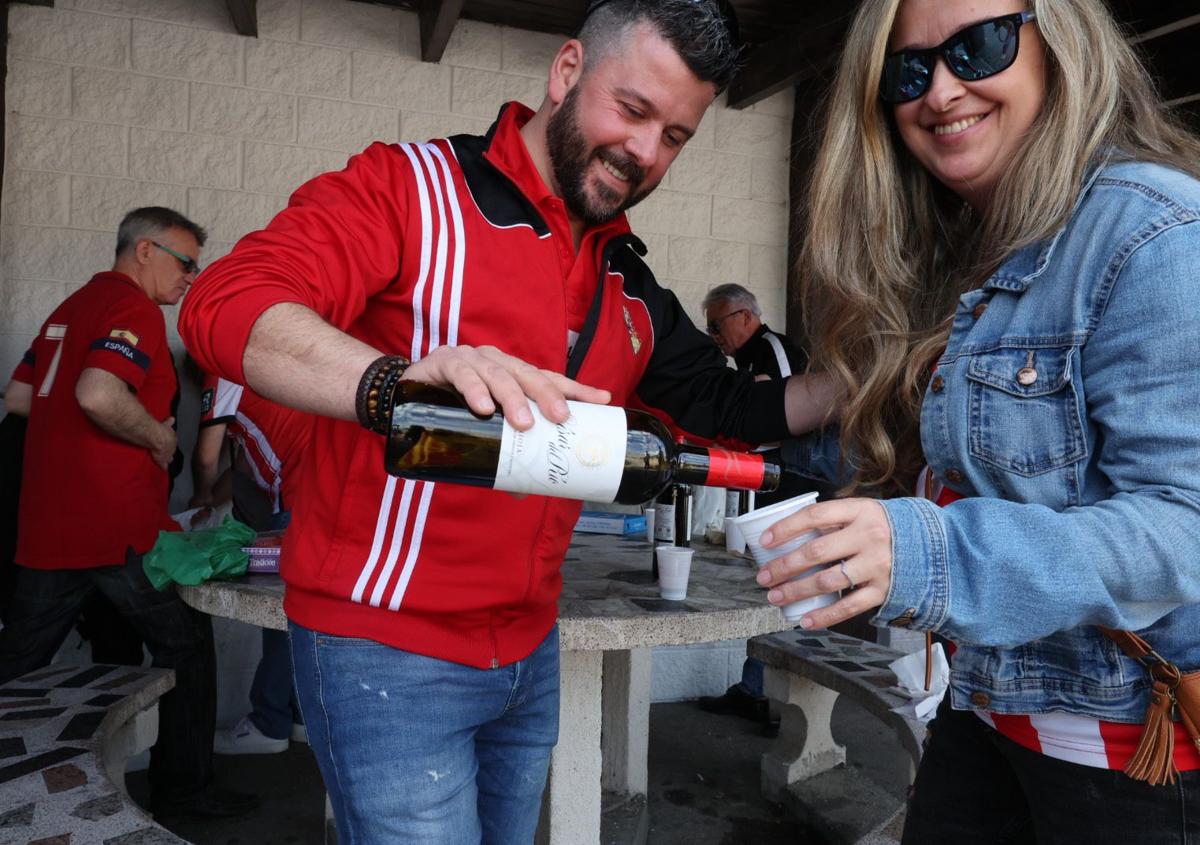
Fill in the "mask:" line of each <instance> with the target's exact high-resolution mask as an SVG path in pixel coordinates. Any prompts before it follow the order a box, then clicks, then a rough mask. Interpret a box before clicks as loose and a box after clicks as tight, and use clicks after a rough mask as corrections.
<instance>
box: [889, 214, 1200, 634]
mask: <svg viewBox="0 0 1200 845" xmlns="http://www.w3.org/2000/svg"><path fill="white" fill-rule="evenodd" d="M1146 231H1147V233H1148V234H1147V235H1146V236H1145V239H1143V240H1140V241H1134V242H1131V244H1130V245H1129V247H1128V250H1127V252H1128V254H1127V255H1126V256H1125V260H1124V262H1123V264H1122V263H1120V262H1119V261H1118V263H1117V264H1116V265H1115V266H1116V269H1115V270H1114V271H1113V278H1112V279H1111V285H1112V287H1111V293H1110V294H1109V296H1108V301H1107V305H1106V306H1105V307H1104V309H1103V310H1102V311H1101V312H1100V314H1099V318H1098V321H1097V323H1096V325H1095V327H1094V331H1093V332H1092V334H1091V336H1090V337H1089V339H1088V341H1087V343H1086V344H1085V345H1084V346H1083V348H1082V350H1081V362H1082V363H1081V367H1082V370H1081V374H1082V379H1083V385H1084V395H1085V399H1086V408H1087V415H1088V423H1089V426H1090V427H1091V428H1092V429H1093V430H1094V432H1095V438H1094V443H1095V450H1096V454H1095V456H1094V459H1093V460H1094V465H1095V469H1096V470H1098V471H1099V473H1100V474H1101V475H1102V477H1103V479H1104V483H1103V487H1102V491H1101V493H1102V494H1101V495H1098V496H1096V497H1094V499H1093V500H1092V501H1091V502H1090V503H1089V504H1086V505H1083V506H1079V507H1069V508H1066V509H1065V510H1062V511H1055V510H1053V509H1052V508H1049V507H1046V506H1044V505H1039V504H1033V503H1021V502H1015V501H1007V500H1004V499H1001V498H990V497H985V496H981V497H976V498H968V499H963V500H961V501H957V502H954V503H953V504H951V505H949V506H947V507H945V508H939V507H937V506H936V505H934V504H933V503H931V502H928V501H925V500H922V499H913V498H907V499H893V500H889V501H885V502H883V503H882V504H883V507H884V508H885V509H886V511H887V515H888V518H889V520H890V522H891V526H892V560H893V564H892V566H893V569H892V583H891V589H890V590H889V593H888V595H887V597H886V599H885V601H884V604H883V605H882V606H881V607H880V609H879V611H878V613H877V615H876V617H875V620H874V621H875V623H876V624H880V625H885V624H888V622H889V621H891V620H895V619H896V618H897V617H901V616H905V615H907V616H908V617H911V619H912V620H913V621H912V627H914V628H920V629H931V630H937V631H939V632H941V633H943V634H945V635H947V636H949V637H950V638H952V639H955V640H957V641H960V642H962V643H970V644H975V645H982V646H1013V645H1017V644H1021V643H1026V642H1031V641H1033V640H1036V639H1040V638H1042V637H1044V636H1047V635H1049V634H1052V633H1054V632H1056V631H1062V630H1067V629H1070V628H1074V627H1076V626H1079V625H1094V624H1099V625H1107V626H1110V627H1113V628H1127V629H1135V630H1136V629H1141V628H1144V627H1147V626H1149V625H1151V624H1152V623H1154V622H1155V621H1157V620H1158V619H1160V618H1161V617H1163V616H1165V615H1166V614H1168V613H1170V612H1171V611H1172V610H1174V609H1175V608H1177V607H1179V606H1181V605H1184V604H1191V603H1198V602H1200V413H1198V412H1197V411H1196V400H1197V397H1200V307H1197V305H1196V303H1197V301H1198V299H1200V273H1198V272H1197V265H1198V264H1200V221H1194V220H1192V221H1190V222H1182V223H1179V224H1177V225H1173V226H1169V227H1165V228H1162V229H1161V230H1157V231H1155V232H1154V233H1153V234H1149V227H1148V228H1147V230H1146ZM1119 255H1120V253H1118V256H1119ZM1108 282H1109V280H1107V279H1106V280H1105V283H1108Z"/></svg>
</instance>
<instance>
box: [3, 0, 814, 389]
mask: <svg viewBox="0 0 1200 845" xmlns="http://www.w3.org/2000/svg"><path fill="white" fill-rule="evenodd" d="M258 17H259V38H257V39H254V38H245V37H242V36H240V35H237V34H236V33H235V32H234V31H233V27H232V23H231V21H230V18H229V14H228V12H227V10H226V6H225V3H224V2H223V0H56V3H55V5H54V7H53V8H45V7H38V6H26V5H21V4H14V6H13V7H12V10H11V12H10V38H9V46H8V56H9V67H8V81H7V88H6V102H7V108H8V115H7V138H6V148H5V162H4V185H3V196H2V215H0V224H2V225H0V375H4V376H6V375H7V374H8V373H9V372H11V370H12V368H13V366H15V364H16V362H17V361H18V360H19V358H20V356H21V354H22V353H23V352H24V350H25V349H26V348H27V347H28V345H29V342H30V340H31V339H32V337H33V335H34V333H35V332H36V331H37V328H38V327H39V325H40V323H41V321H42V320H44V319H45V317H46V316H47V315H48V314H49V312H50V310H51V309H52V308H53V307H54V305H55V304H57V302H58V301H60V300H61V299H62V298H63V297H64V296H66V295H67V294H68V293H69V292H70V291H71V290H73V289H75V288H77V287H78V286H79V285H81V284H82V283H83V282H84V281H86V280H87V278H88V277H89V276H90V275H91V274H92V273H93V272H94V271H96V270H98V269H102V268H104V267H106V266H108V264H109V262H110V261H111V250H112V245H113V241H114V233H115V229H116V225H117V222H118V221H119V220H120V217H121V215H122V214H123V213H124V212H125V211H126V210H128V209H129V208H131V207H133V206H136V205H146V204H152V203H155V204H164V205H170V206H173V207H176V208H178V209H180V210H182V211H183V212H184V213H186V214H188V215H189V216H190V217H192V218H194V219H195V220H197V221H198V222H200V223H201V224H202V225H204V226H206V227H207V228H208V229H209V232H210V234H211V239H210V242H209V245H208V247H207V248H206V250H205V252H204V256H203V259H204V260H205V261H211V260H213V259H214V258H217V257H219V256H220V255H223V254H224V253H226V252H228V251H229V249H230V248H231V247H232V245H233V243H234V242H235V241H236V240H237V239H238V238H239V237H241V236H242V235H243V234H245V233H246V232H248V231H251V230H253V229H255V228H258V227H260V226H262V225H264V224H265V223H267V222H268V221H269V220H270V218H271V216H272V215H273V214H275V212H277V211H278V210H279V209H281V208H282V207H283V206H284V205H285V203H286V200H287V196H288V195H289V194H290V193H291V191H292V190H293V189H294V188H295V187H297V186H298V185H299V184H300V183H301V182H303V181H304V180H305V179H308V178H309V177H311V176H313V175H315V174H317V173H320V172H322V171H325V170H330V169H336V168H339V167H341V166H342V165H343V164H344V163H345V161H346V159H347V157H348V156H349V155H351V154H353V153H354V152H356V151H358V150H360V149H362V148H363V147H365V146H366V145H367V144H368V143H370V142H371V141H373V140H377V139H388V140H390V139H401V138H404V139H420V140H423V139H425V138H429V137H436V136H441V135H445V134H449V133H455V132H483V131H484V130H485V129H486V128H487V127H488V125H489V124H490V123H491V121H492V119H493V118H494V117H495V114H496V111H497V109H498V108H499V106H500V104H501V103H502V102H503V101H505V100H507V99H513V98H516V99H520V100H522V101H524V102H526V103H527V104H529V105H531V106H534V107H536V106H537V105H538V104H539V103H540V102H541V99H542V96H543V94H544V92H545V75H546V70H547V68H548V66H549V63H550V60H551V58H552V57H553V55H554V53H555V51H556V50H557V48H558V45H559V44H560V43H561V41H562V39H561V38H560V37H559V36H555V35H547V34H543V33H535V32H527V31H523V30H515V29H510V28H506V27H499V26H494V25H491V24H483V23H477V22H474V21H461V22H460V23H459V25H458V26H457V27H456V29H455V32H454V35H453V38H452V39H451V41H450V44H449V46H448V47H447V49H446V52H445V55H444V57H443V59H442V61H441V62H440V63H438V64H428V63H423V62H421V61H419V46H418V38H419V36H418V24H417V17H416V15H415V14H414V13H411V12H404V11H400V10H397V9H390V8H385V7H382V6H373V5H370V4H365V3H352V2H349V0H259V3H258ZM791 108H792V100H791V97H790V96H789V95H788V94H786V93H784V94H781V95H778V96H776V97H773V98H771V99H769V100H766V101H764V102H762V103H759V104H758V105H756V106H754V107H752V108H751V109H748V110H745V111H733V110H730V109H726V108H724V106H723V104H722V103H720V102H719V103H718V104H717V105H716V106H714V108H712V109H711V110H710V111H709V113H708V115H707V116H706V117H705V119H704V122H703V123H702V125H701V127H700V131H699V133H698V134H697V136H696V137H695V138H694V139H693V140H692V141H691V142H690V143H689V144H688V146H687V148H686V149H685V150H684V152H683V153H682V154H681V155H680V157H679V159H678V160H677V161H676V163H675V165H674V166H673V168H672V169H671V171H670V173H669V174H668V176H667V178H666V180H665V181H664V183H663V184H662V186H660V188H659V189H658V190H657V191H656V192H655V193H654V194H653V195H652V196H651V197H650V198H649V199H647V200H646V201H645V202H643V203H642V204H641V205H640V206H638V207H637V208H635V209H633V211H632V212H631V215H630V216H631V218H632V221H633V224H634V229H635V231H637V232H638V233H639V234H640V235H642V237H643V238H644V239H645V240H646V242H647V245H648V246H649V247H650V254H649V261H650V264H651V265H652V267H653V268H654V270H655V272H656V273H657V274H658V277H659V279H660V281H661V282H662V283H663V284H664V285H666V286H668V287H670V288H671V289H672V290H674V291H675V292H676V294H677V295H678V296H679V298H680V299H681V300H682V302H683V303H684V305H685V307H686V308H687V310H688V313H689V314H690V315H692V317H693V319H699V302H700V299H701V298H702V296H703V294H704V292H705V291H706V290H707V289H708V288H709V287H711V286H712V285H714V284H718V283H721V282H730V281H733V282H739V283H742V284H745V285H747V286H749V287H750V288H751V289H752V290H754V291H755V292H756V293H757V294H758V295H759V297H760V299H761V300H762V303H763V306H764V310H765V312H766V318H767V320H768V322H770V323H773V324H774V325H776V326H777V327H780V328H782V327H783V324H784V311H785V309H784V301H785V282H784V272H785V267H784V265H785V252H786V238H787V225H788V217H787V165H786V153H787V147H788V143H789V138H790V125H791ZM168 323H169V324H170V325H171V329H172V332H173V330H174V314H168ZM5 380H6V379H5Z"/></svg>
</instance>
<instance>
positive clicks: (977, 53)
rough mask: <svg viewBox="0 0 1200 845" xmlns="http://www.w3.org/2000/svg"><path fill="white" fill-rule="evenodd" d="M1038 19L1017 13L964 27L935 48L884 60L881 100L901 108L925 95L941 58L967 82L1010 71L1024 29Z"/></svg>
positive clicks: (897, 54)
mask: <svg viewBox="0 0 1200 845" xmlns="http://www.w3.org/2000/svg"><path fill="white" fill-rule="evenodd" d="M1036 17H1037V16H1036V15H1035V14H1034V13H1033V12H1014V13H1013V14H1011V15H1004V16H1002V17H999V18H992V19H991V20H990V21H982V22H980V23H976V24H971V26H968V27H964V28H963V29H960V30H959V31H958V32H956V33H954V34H953V35H951V36H950V37H949V38H947V39H946V40H945V41H943V42H942V43H941V44H939V45H938V46H936V47H928V48H926V49H924V50H900V51H899V52H896V53H892V54H890V55H889V56H887V57H886V58H885V59H884V60H883V77H882V78H881V79H880V80H879V96H880V98H881V99H882V100H883V101H884V102H885V103H891V104H892V105H899V104H900V103H908V102H911V101H913V100H915V99H917V98H918V97H921V96H923V95H924V94H925V92H926V91H928V90H929V84H930V83H931V82H932V81H933V71H934V69H935V68H936V67H937V60H938V56H941V57H942V58H943V59H945V60H946V67H948V68H950V72H951V73H953V74H954V75H955V76H957V77H958V78H959V79H962V80H965V81H967V82H973V81H975V80H977V79H987V78H988V77H989V76H995V75H996V74H998V73H999V72H1000V71H1002V70H1007V69H1008V68H1009V67H1011V66H1012V63H1013V62H1014V61H1016V58H1017V48H1018V47H1019V46H1020V32H1021V27H1022V26H1024V25H1025V24H1027V23H1029V22H1030V21H1031V20H1034V19H1035V18H1036Z"/></svg>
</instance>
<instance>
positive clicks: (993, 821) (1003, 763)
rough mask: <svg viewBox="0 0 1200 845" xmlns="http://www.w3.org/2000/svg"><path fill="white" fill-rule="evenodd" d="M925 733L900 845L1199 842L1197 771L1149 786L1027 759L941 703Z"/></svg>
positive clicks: (1038, 757) (972, 718)
mask: <svg viewBox="0 0 1200 845" xmlns="http://www.w3.org/2000/svg"><path fill="white" fill-rule="evenodd" d="M929 730H930V734H929V738H928V740H927V743H926V747H925V756H924V758H923V759H922V760H921V767H920V769H919V770H918V771H917V779H916V783H915V784H914V785H913V792H912V796H911V797H910V798H909V807H908V818H907V821H906V822H905V825H904V837H903V839H902V845H942V843H955V845H972V843H994V845H1025V843H1038V845H1075V844H1076V843H1079V845H1083V843H1089V845H1090V843H1113V845H1117V843H1120V845H1151V843H1153V845H1168V843H1169V844H1170V845H1196V843H1200V771H1196V772H1185V773H1183V774H1182V776H1181V777H1180V778H1179V779H1178V780H1177V781H1176V782H1175V784H1174V785H1171V786H1150V785H1148V784H1145V783H1142V782H1140V781H1135V780H1132V779H1131V778H1130V777H1129V776H1128V775H1126V774H1125V773H1124V772H1121V771H1112V770H1109V769H1097V768H1094V767H1091V766H1081V765H1078V764H1076V763H1068V762H1066V761H1064V760H1057V759H1055V758H1053V757H1047V756H1046V755H1044V754H1040V753H1038V752H1036V751H1030V750H1029V749H1027V748H1025V747H1023V746H1021V745H1018V744H1017V743H1015V742H1013V741H1012V740H1010V739H1007V738H1006V737H1004V736H1001V735H1000V734H999V733H997V732H996V731H995V730H993V729H992V728H991V727H989V726H988V725H987V724H986V723H984V721H983V720H982V719H980V718H979V717H978V716H976V715H975V714H974V713H969V712H964V711H960V710H953V709H951V708H950V706H949V704H948V702H946V701H943V702H942V706H941V707H940V708H939V709H938V714H937V718H936V719H934V721H933V722H932V723H931V724H930V726H929Z"/></svg>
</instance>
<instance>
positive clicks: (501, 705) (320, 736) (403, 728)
mask: <svg viewBox="0 0 1200 845" xmlns="http://www.w3.org/2000/svg"><path fill="white" fill-rule="evenodd" d="M290 630H291V642H292V660H293V663H294V667H295V673H296V693H297V696H298V698H299V700H300V709H301V711H302V712H303V714H304V723H305V725H306V727H307V729H308V740H309V744H310V746H311V747H312V750H313V753H314V754H315V755H316V757H317V763H318V765H319V766H320V769H321V775H322V777H323V778H324V780H325V788H326V789H327V790H328V792H329V799H330V802H331V803H332V805H333V812H334V815H335V816H336V818H337V829H338V842H339V843H342V845H367V843H380V845H382V843H395V842H405V843H413V845H415V843H428V844H429V845H467V843H471V845H474V843H479V842H483V843H488V845H509V843H511V845H517V843H521V844H522V845H528V843H530V842H532V841H533V836H534V832H535V830H536V829H537V822H538V815H539V811H540V808H541V798H542V791H543V788H544V786H545V783H546V772H547V770H548V768H549V763H550V751H551V750H552V749H553V747H554V743H555V742H556V741H557V739H558V628H557V627H556V628H554V629H553V630H552V631H551V632H550V633H549V635H547V637H546V639H545V640H544V641H543V642H542V643H541V645H539V646H538V647H537V649H536V650H535V651H534V652H533V653H532V654H531V655H529V657H527V658H526V659H524V660H520V661H518V662H516V663H513V664H510V665H508V666H502V667H500V668H498V669H476V668H473V667H470V666H462V665H459V664H457V663H449V662H447V661H445V660H438V659H436V658H432V657H425V656H422V655H419V654H412V653H410V652H406V651H401V650H399V649H396V648H391V647H389V646H385V645H381V644H380V643H377V642H373V641H371V640H364V639H356V638H351V637H337V636H332V635H328V634H322V633H319V632H317V631H312V630H309V629H308V628H304V627H302V626H300V625H297V624H295V623H292V624H291V629H290Z"/></svg>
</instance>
